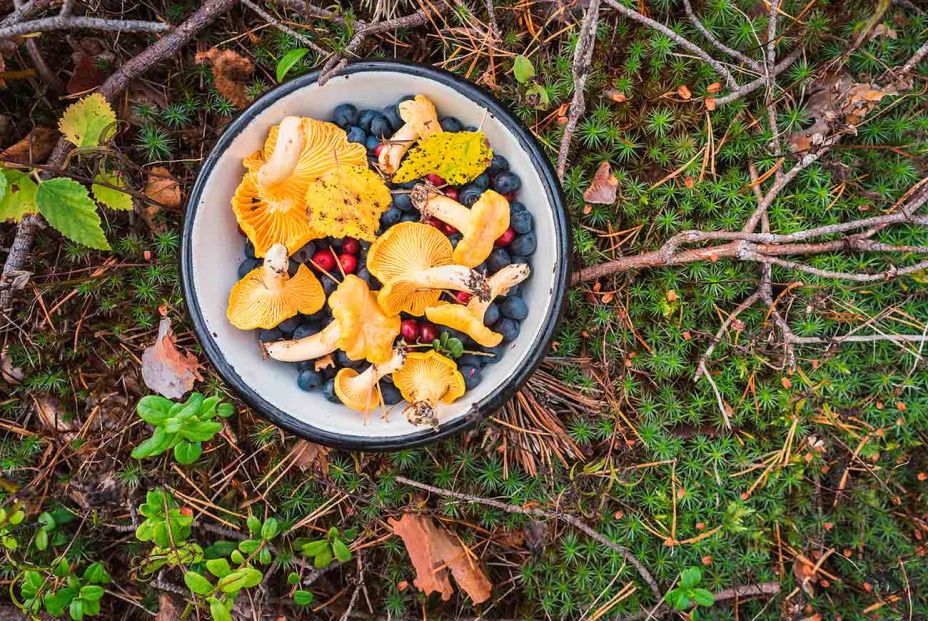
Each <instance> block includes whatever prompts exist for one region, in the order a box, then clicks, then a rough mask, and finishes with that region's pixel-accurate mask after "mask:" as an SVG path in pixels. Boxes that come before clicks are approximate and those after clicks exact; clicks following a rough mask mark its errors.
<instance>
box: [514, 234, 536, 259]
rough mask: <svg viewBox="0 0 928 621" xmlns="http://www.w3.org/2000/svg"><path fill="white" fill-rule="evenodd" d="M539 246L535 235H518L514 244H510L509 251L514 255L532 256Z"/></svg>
mask: <svg viewBox="0 0 928 621" xmlns="http://www.w3.org/2000/svg"><path fill="white" fill-rule="evenodd" d="M537 245H538V242H537V241H536V240H535V234H534V233H526V234H525V235H517V236H516V238H515V239H514V240H512V243H511V244H509V249H510V250H512V254H521V255H525V256H529V255H531V254H532V253H533V252H535V247H536V246H537Z"/></svg>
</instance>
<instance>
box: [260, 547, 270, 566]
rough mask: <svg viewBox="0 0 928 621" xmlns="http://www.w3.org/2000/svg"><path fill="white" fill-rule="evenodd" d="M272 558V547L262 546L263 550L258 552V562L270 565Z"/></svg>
mask: <svg viewBox="0 0 928 621" xmlns="http://www.w3.org/2000/svg"><path fill="white" fill-rule="evenodd" d="M271 560H273V559H272V558H271V549H270V548H261V551H260V552H258V562H259V563H261V564H262V565H269V564H270V562H271Z"/></svg>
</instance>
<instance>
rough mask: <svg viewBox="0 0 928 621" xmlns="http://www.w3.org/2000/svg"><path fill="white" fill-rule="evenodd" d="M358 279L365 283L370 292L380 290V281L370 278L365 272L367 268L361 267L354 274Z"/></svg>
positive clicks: (369, 274) (367, 272) (368, 273)
mask: <svg viewBox="0 0 928 621" xmlns="http://www.w3.org/2000/svg"><path fill="white" fill-rule="evenodd" d="M355 275H356V276H357V277H358V278H360V279H361V280H363V281H364V282H366V283H367V286H368V288H370V290H371V291H376V290H377V289H380V281H379V280H377V279H376V278H374V277H373V276H371V273H370V272H369V271H368V270H367V266H364V267H362V268H361V269H359V270H358V271H357V273H356V274H355Z"/></svg>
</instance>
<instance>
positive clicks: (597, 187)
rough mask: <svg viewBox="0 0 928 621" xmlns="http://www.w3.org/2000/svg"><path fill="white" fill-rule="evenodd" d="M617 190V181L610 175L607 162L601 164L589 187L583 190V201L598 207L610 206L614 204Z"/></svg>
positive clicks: (610, 170)
mask: <svg viewBox="0 0 928 621" xmlns="http://www.w3.org/2000/svg"><path fill="white" fill-rule="evenodd" d="M618 190H619V180H618V179H616V178H615V175H613V174H612V169H611V168H610V167H609V162H603V163H602V164H600V165H599V168H597V169H596V174H594V175H593V181H592V182H590V187H588V188H587V189H586V190H584V192H583V200H585V201H586V202H588V203H596V204H599V205H611V204H612V203H614V202H615V198H616V193H617V192H618Z"/></svg>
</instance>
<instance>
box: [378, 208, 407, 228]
mask: <svg viewBox="0 0 928 621" xmlns="http://www.w3.org/2000/svg"><path fill="white" fill-rule="evenodd" d="M402 217H403V212H402V211H400V210H399V209H397V208H396V206H395V205H394V206H393V207H390V208H389V209H388V210H386V211H385V212H383V215H381V216H380V226H382V227H383V228H387V227H391V226H393V225H394V224H396V223H397V222H399V221H400V218H402Z"/></svg>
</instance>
